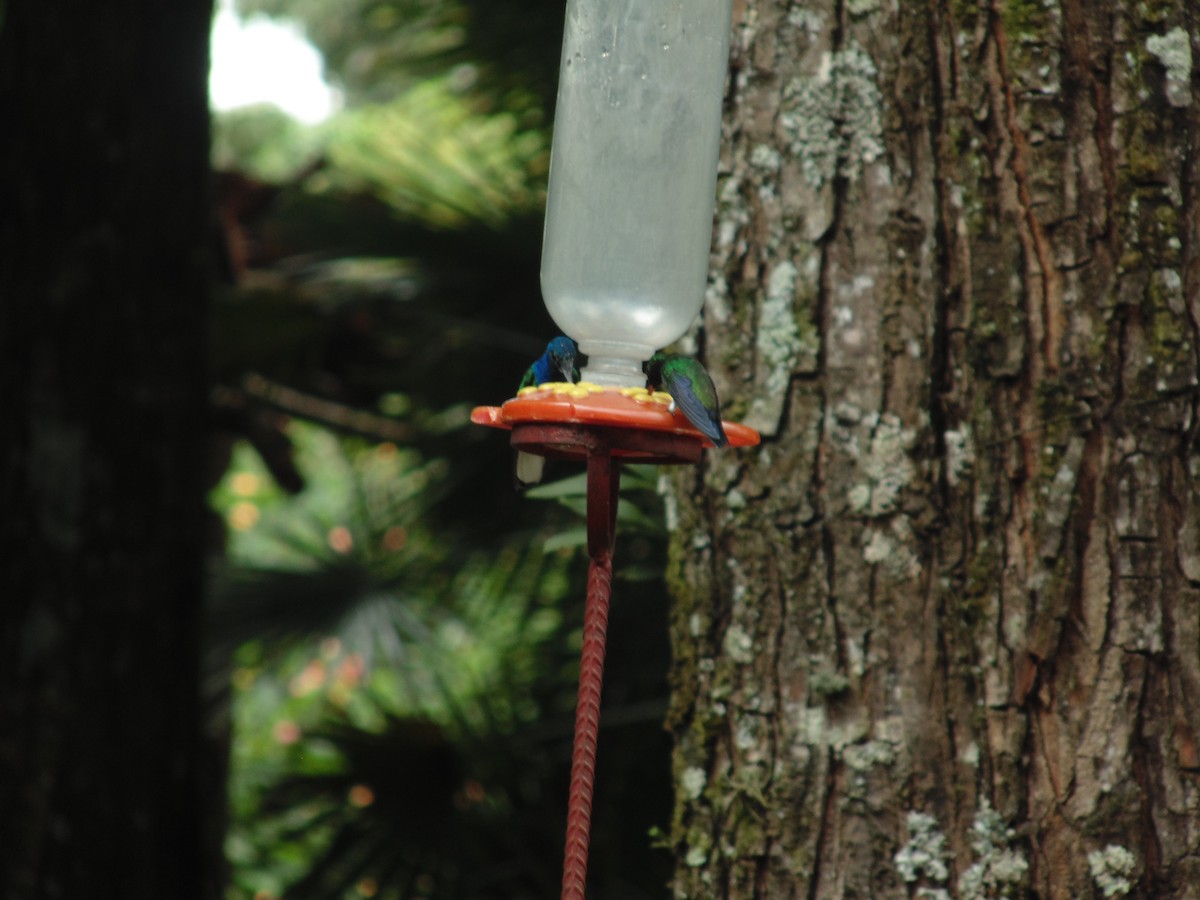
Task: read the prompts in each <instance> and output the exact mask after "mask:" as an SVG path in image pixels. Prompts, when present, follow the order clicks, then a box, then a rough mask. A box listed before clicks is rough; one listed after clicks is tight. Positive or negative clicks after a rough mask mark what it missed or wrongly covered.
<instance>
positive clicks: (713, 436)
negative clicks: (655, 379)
mask: <svg viewBox="0 0 1200 900" xmlns="http://www.w3.org/2000/svg"><path fill="white" fill-rule="evenodd" d="M663 377H664V380H665V381H666V388H667V392H668V393H669V394H670V395H671V399H672V400H674V401H675V405H676V406H678V407H679V408H680V409H681V410H683V414H684V415H685V416H686V417H687V420H688V421H689V422H691V423H692V424H693V425H695V426H696V428H697V429H698V430H699V431H700V432H701V433H702V434H703V435H704V436H705V437H706V438H708V439H709V440H710V441H712V442H713V444H714V445H715V446H717V447H724V446H725V445H726V444H727V443H729V440H728V438H726V437H725V429H724V428H723V427H722V426H721V414H720V412H719V410H718V409H717V408H716V396H715V392H714V396H713V407H714V408H712V409H710V408H709V406H708V404H707V403H705V402H704V401H703V400H701V399H700V397H698V396H697V395H696V389H695V385H694V383H693V380H692V379H691V378H690V377H689V376H687V375H684V374H682V373H680V372H675V373H671V374H667V373H664V376H663ZM701 389H703V388H701Z"/></svg>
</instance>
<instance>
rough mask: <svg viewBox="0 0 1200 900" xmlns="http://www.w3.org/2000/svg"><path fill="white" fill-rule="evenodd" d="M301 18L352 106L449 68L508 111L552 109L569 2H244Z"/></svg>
mask: <svg viewBox="0 0 1200 900" xmlns="http://www.w3.org/2000/svg"><path fill="white" fill-rule="evenodd" d="M237 9H238V11H239V12H241V13H242V14H245V15H250V14H255V13H265V14H267V15H270V16H279V17H287V18H290V19H292V20H295V21H298V22H299V23H300V24H301V25H302V27H303V28H304V31H305V34H306V36H307V37H308V39H309V40H310V41H311V42H312V43H313V45H314V46H316V47H317V49H318V50H320V51H321V54H322V55H323V57H324V59H325V64H326V69H327V77H328V78H329V80H330V81H331V82H332V83H334V84H336V85H337V86H338V87H339V88H341V89H342V90H343V91H344V92H345V94H346V97H347V99H348V100H349V101H350V103H351V104H352V105H358V104H360V103H364V102H367V103H369V102H379V101H383V100H387V99H390V98H391V97H394V96H395V95H396V94H398V93H401V92H403V91H405V90H407V89H408V88H410V87H412V86H413V85H414V84H416V83H418V82H420V81H423V80H425V79H427V78H431V77H440V76H443V75H446V74H448V73H449V74H451V75H452V76H453V77H455V78H457V79H458V80H459V81H460V82H469V83H471V84H473V85H474V86H475V87H476V89H477V92H478V93H479V94H480V95H481V96H487V97H489V98H491V99H492V101H493V102H495V103H497V104H499V105H502V106H505V107H507V108H510V109H513V108H520V107H524V108H527V109H531V110H540V111H542V112H545V113H548V112H549V111H550V109H551V106H552V105H553V100H554V91H555V87H556V84H557V76H558V60H559V48H560V46H561V41H562V24H563V10H564V9H565V2H564V0H507V2H505V0H390V2H389V0H344V2H341V3H331V2H329V0H238V2H237Z"/></svg>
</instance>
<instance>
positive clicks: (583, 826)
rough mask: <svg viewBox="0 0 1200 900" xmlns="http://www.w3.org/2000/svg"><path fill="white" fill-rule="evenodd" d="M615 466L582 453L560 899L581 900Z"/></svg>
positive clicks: (605, 457) (605, 453)
mask: <svg viewBox="0 0 1200 900" xmlns="http://www.w3.org/2000/svg"><path fill="white" fill-rule="evenodd" d="M619 487H620V468H619V463H617V462H615V461H614V460H613V458H612V455H611V453H610V452H609V449H608V448H607V447H606V446H601V447H598V448H593V449H592V450H591V452H589V453H588V510H587V520H588V556H589V557H590V559H591V561H590V563H589V565H588V583H587V599H586V600H585V601H584V603H585V605H584V609H583V651H582V653H581V654H580V659H579V699H578V701H577V703H576V706H575V746H574V750H573V752H572V755H571V789H570V795H569V797H568V799H567V841H566V849H565V852H564V857H563V887H562V900H584V898H585V896H586V888H587V865H588V843H589V840H590V837H591V822H592V790H593V787H594V785H595V775H596V744H597V741H598V738H599V733H600V694H601V690H602V689H603V686H604V645H605V640H606V637H607V634H608V607H609V599H610V598H611V596H612V555H613V546H614V544H615V542H616V518H617V498H618V490H619Z"/></svg>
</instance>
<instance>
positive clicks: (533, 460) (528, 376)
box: [513, 335, 579, 490]
mask: <svg viewBox="0 0 1200 900" xmlns="http://www.w3.org/2000/svg"><path fill="white" fill-rule="evenodd" d="M578 355H579V348H578V347H577V346H576V345H575V342H574V341H573V340H571V339H570V338H569V337H563V336H562V335H559V336H558V337H556V338H555V339H554V340H552V341H551V342H550V343H549V344H547V345H546V350H545V352H543V353H542V355H541V356H539V357H538V358H537V359H535V360H534V361H533V365H531V366H530V367H529V368H528V369H526V370H525V375H524V376H523V377H522V378H521V383H520V384H519V385H517V390H518V391H519V390H521V389H522V388H527V387H537V386H538V385H539V384H545V383H546V382H548V381H569V382H571V383H572V384H574V383H575V382H577V381H578V380H579V370H578V369H577V368H575V358H576V357H577V356H578ZM560 376H561V377H560ZM545 468H546V460H545V459H544V458H543V457H541V456H537V455H536V454H533V453H524V452H521V451H519V450H518V451H517V460H516V466H515V469H514V471H513V483H514V484H515V486H516V488H517V490H524V489H525V488H527V487H530V486H531V485H535V484H537V483H538V482H540V481H541V480H542V472H543V470H544V469H545Z"/></svg>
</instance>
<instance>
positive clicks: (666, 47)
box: [663, 44, 671, 50]
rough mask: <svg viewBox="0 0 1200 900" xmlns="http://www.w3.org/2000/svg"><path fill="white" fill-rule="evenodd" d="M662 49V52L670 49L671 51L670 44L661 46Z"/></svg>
mask: <svg viewBox="0 0 1200 900" xmlns="http://www.w3.org/2000/svg"><path fill="white" fill-rule="evenodd" d="M663 49H664V50H670V49H671V45H670V44H663Z"/></svg>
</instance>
